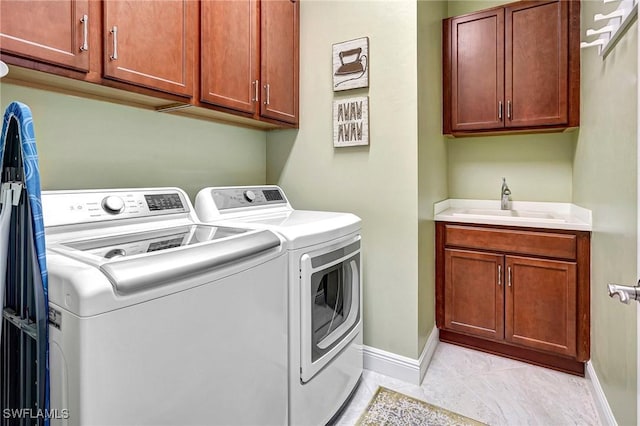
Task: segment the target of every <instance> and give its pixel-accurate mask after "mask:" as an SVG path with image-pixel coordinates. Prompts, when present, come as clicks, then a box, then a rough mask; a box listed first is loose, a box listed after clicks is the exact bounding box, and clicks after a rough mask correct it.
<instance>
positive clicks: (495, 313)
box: [444, 249, 504, 340]
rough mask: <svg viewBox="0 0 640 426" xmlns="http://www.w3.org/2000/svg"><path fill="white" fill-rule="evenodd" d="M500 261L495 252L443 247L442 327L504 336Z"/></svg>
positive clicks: (480, 334)
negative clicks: (443, 304)
mask: <svg viewBox="0 0 640 426" xmlns="http://www.w3.org/2000/svg"><path fill="white" fill-rule="evenodd" d="M502 264H503V256H501V255H497V254H490V253H478V252H472V251H466V250H453V249H446V250H445V289H444V300H445V308H444V322H445V323H444V326H445V328H448V329H450V330H454V331H460V332H463V333H468V334H473V335H476V336H481V337H486V338H490V339H495V340H502V339H503V337H504V309H503V307H504V292H503V277H502V275H503V274H502Z"/></svg>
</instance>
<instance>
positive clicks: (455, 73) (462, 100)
mask: <svg viewBox="0 0 640 426" xmlns="http://www.w3.org/2000/svg"><path fill="white" fill-rule="evenodd" d="M446 60H450V61H451V128H452V130H454V131H456V130H457V131H463V130H477V129H494V128H501V127H504V124H503V119H504V105H503V98H504V9H494V10H489V11H487V12H480V13H475V14H472V15H465V16H461V17H458V18H454V19H452V21H451V58H445V61H446Z"/></svg>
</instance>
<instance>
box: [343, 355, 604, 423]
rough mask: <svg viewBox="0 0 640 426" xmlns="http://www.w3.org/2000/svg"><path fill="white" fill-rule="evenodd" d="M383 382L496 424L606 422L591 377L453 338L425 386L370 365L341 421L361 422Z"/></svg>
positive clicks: (433, 362)
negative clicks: (487, 351)
mask: <svg viewBox="0 0 640 426" xmlns="http://www.w3.org/2000/svg"><path fill="white" fill-rule="evenodd" d="M379 385H380V386H384V387H387V388H389V389H393V390H395V391H398V392H402V393H404V394H405V395H409V396H412V397H414V398H418V399H421V400H424V401H427V402H429V403H432V404H435V405H439V406H440V407H443V408H446V409H448V410H451V411H455V412H457V413H459V414H462V415H464V416H467V417H471V418H473V419H476V420H479V421H481V422H484V423H487V424H490V425H545V426H547V425H549V426H552V425H553V426H555V425H601V422H600V419H599V417H598V413H597V408H596V404H595V400H594V398H593V395H592V392H591V387H590V384H589V381H588V380H587V379H585V378H582V377H576V376H572V375H569V374H565V373H560V372H557V371H554V370H549V369H547V368H542V367H537V366H534V365H529V364H526V363H522V362H519V361H514V360H511V359H507V358H502V357H498V356H495V355H490V354H485V353H483V352H478V351H474V350H471V349H466V348H462V347H459V346H454V345H450V344H447V343H439V344H438V347H437V348H436V351H435V354H434V356H433V359H432V360H431V364H430V365H429V368H428V369H427V373H426V375H425V377H424V380H423V382H422V385H421V386H416V385H412V384H409V383H406V382H403V381H400V380H396V379H392V378H390V377H387V376H384V375H382V374H378V373H374V372H372V371H369V370H365V372H364V375H363V378H362V381H361V383H360V386H359V388H358V390H357V392H356V394H355V395H354V397H353V399H352V400H351V402H350V403H349V405H348V406H347V407H346V409H345V410H344V412H343V413H342V415H341V417H340V418H339V419H338V421H337V424H338V425H353V424H355V422H356V421H357V420H358V418H359V417H360V415H361V414H362V412H363V411H364V409H365V407H366V406H367V405H368V404H369V401H370V400H371V397H372V396H373V393H374V392H375V390H376V389H377V388H378V386H379Z"/></svg>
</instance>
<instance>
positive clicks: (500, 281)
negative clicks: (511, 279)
mask: <svg viewBox="0 0 640 426" xmlns="http://www.w3.org/2000/svg"><path fill="white" fill-rule="evenodd" d="M498 285H499V286H501V285H502V265H498Z"/></svg>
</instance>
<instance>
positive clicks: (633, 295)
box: [607, 282, 640, 304]
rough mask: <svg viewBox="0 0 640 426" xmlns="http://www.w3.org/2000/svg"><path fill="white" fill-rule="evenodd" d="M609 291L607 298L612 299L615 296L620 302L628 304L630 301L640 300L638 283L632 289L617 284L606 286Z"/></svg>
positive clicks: (639, 283) (639, 284)
mask: <svg viewBox="0 0 640 426" xmlns="http://www.w3.org/2000/svg"><path fill="white" fill-rule="evenodd" d="M607 288H608V290H609V297H614V296H615V295H616V294H617V295H618V297H619V298H620V302H622V303H624V304H628V303H629V301H630V300H631V299H633V300H636V301H639V300H640V282H638V285H636V286H634V287H630V286H626V285H618V284H609V285H608V286H607Z"/></svg>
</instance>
